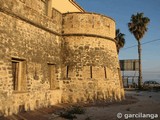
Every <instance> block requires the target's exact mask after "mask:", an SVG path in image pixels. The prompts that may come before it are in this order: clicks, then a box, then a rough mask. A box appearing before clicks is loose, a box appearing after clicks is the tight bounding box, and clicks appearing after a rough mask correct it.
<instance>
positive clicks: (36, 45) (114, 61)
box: [0, 0, 124, 115]
mask: <svg viewBox="0 0 160 120" xmlns="http://www.w3.org/2000/svg"><path fill="white" fill-rule="evenodd" d="M46 1H47V0H0V114H1V113H2V114H4V115H11V114H13V113H18V112H19V111H21V110H34V109H37V108H41V107H48V106H50V105H54V104H57V103H61V102H65V103H66V102H79V101H93V100H108V101H113V100H121V99H123V98H124V91H123V88H122V84H121V83H122V82H121V78H120V77H121V75H120V72H119V64H118V63H119V62H118V55H117V52H116V45H115V41H114V37H115V21H114V20H112V19H111V18H109V17H107V16H103V15H99V14H95V13H66V14H63V15H62V14H61V13H59V12H58V11H57V10H54V9H52V10H51V11H52V14H51V15H50V17H49V16H47V14H46V4H45V3H46ZM17 61H18V64H17ZM17 66H18V67H17ZM15 69H17V71H18V72H19V73H21V75H18V76H15V74H17V72H15V71H16V70H15ZM15 77H17V78H18V79H19V78H20V81H19V86H20V87H19V86H18V89H15V88H16V87H17V86H15V85H14V84H15V83H14V78H15ZM52 87H53V88H52Z"/></svg>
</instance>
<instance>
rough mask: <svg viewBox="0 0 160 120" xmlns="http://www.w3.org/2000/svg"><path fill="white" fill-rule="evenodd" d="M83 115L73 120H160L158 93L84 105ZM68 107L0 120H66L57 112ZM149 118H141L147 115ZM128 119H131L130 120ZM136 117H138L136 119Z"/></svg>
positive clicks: (128, 95)
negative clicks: (153, 119)
mask: <svg viewBox="0 0 160 120" xmlns="http://www.w3.org/2000/svg"><path fill="white" fill-rule="evenodd" d="M83 106H85V107H84V108H85V109H86V112H85V114H82V115H76V116H77V119H75V120H119V119H118V118H117V114H118V113H119V114H118V115H119V117H121V115H122V118H121V119H120V120H124V119H125V118H126V119H127V118H128V119H129V120H150V118H156V117H157V116H156V115H158V118H156V120H160V92H148V91H145V92H144V91H143V92H136V91H127V92H126V100H124V101H122V102H118V103H104V102H98V103H96V104H95V103H91V104H85V105H83ZM67 107H68V105H57V106H53V107H51V108H43V109H39V110H35V111H29V112H22V113H19V114H18V115H12V116H9V117H7V118H4V117H3V118H2V117H1V118H0V120H66V119H64V118H61V117H59V116H58V115H56V114H57V112H59V111H63V110H64V109H65V108H67ZM149 114H150V116H149V117H150V118H142V116H143V117H144V115H149ZM129 117H132V119H130V118H129ZM136 117H139V119H138V118H136Z"/></svg>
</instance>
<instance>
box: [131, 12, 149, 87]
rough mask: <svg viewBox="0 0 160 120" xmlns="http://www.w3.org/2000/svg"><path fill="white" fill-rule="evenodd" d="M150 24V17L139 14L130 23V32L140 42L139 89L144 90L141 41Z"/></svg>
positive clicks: (132, 17) (133, 16)
mask: <svg viewBox="0 0 160 120" xmlns="http://www.w3.org/2000/svg"><path fill="white" fill-rule="evenodd" d="M149 22H150V19H149V18H148V17H144V14H143V13H137V14H136V15H134V14H133V15H132V16H131V19H130V22H129V23H128V28H129V31H130V32H131V33H132V34H133V35H134V37H135V38H136V40H137V42H138V58H139V79H138V86H139V89H141V88H142V64H141V52H142V51H141V50H142V49H141V39H142V38H143V36H144V35H145V33H146V32H147V29H148V28H147V26H148V24H149Z"/></svg>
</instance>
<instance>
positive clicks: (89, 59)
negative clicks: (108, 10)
mask: <svg viewBox="0 0 160 120" xmlns="http://www.w3.org/2000/svg"><path fill="white" fill-rule="evenodd" d="M62 24H63V31H62V33H63V45H62V53H63V55H62V56H63V63H64V65H63V66H62V76H63V77H62V78H63V80H64V86H63V89H64V93H63V95H62V96H63V97H62V101H64V102H66V101H68V102H69V101H72V102H77V101H86V100H94V99H104V100H107V99H108V100H113V99H116V100H117V99H119V100H121V99H122V98H123V89H122V80H121V75H120V69H119V60H118V55H117V50H116V42H115V40H114V38H115V21H114V20H113V19H112V18H109V17H106V16H104V15H100V14H95V13H66V14H63V23H62Z"/></svg>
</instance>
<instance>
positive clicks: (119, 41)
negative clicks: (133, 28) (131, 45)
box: [115, 29, 125, 54]
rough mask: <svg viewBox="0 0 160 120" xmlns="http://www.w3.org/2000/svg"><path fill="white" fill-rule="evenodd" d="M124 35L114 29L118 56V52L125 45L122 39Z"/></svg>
mask: <svg viewBox="0 0 160 120" xmlns="http://www.w3.org/2000/svg"><path fill="white" fill-rule="evenodd" d="M124 36H125V34H123V33H121V32H120V30H119V29H116V37H115V40H116V41H117V44H116V45H117V53H118V54H119V50H120V49H121V48H122V47H124V44H125V39H124Z"/></svg>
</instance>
